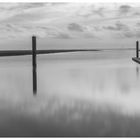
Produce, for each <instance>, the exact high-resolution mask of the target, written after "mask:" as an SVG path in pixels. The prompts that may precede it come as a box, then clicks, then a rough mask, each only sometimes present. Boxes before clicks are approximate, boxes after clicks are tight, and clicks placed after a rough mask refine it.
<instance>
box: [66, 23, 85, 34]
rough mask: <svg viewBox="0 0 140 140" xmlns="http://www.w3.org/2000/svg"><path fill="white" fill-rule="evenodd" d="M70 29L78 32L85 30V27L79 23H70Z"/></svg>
mask: <svg viewBox="0 0 140 140" xmlns="http://www.w3.org/2000/svg"><path fill="white" fill-rule="evenodd" d="M68 29H69V30H71V31H77V32H83V31H84V30H83V28H82V26H81V25H79V24H77V23H70V24H69V25H68Z"/></svg>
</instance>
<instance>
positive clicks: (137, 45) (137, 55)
mask: <svg viewBox="0 0 140 140" xmlns="http://www.w3.org/2000/svg"><path fill="white" fill-rule="evenodd" d="M136 57H137V58H139V41H136Z"/></svg>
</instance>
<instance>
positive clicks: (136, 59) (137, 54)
mask: <svg viewBox="0 0 140 140" xmlns="http://www.w3.org/2000/svg"><path fill="white" fill-rule="evenodd" d="M139 51H140V50H139V41H136V57H132V60H133V61H135V62H137V63H139V64H140V58H139Z"/></svg>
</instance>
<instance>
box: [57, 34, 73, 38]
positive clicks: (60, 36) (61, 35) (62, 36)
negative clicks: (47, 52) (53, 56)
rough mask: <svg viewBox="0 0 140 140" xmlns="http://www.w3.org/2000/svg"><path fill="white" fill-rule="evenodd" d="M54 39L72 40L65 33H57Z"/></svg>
mask: <svg viewBox="0 0 140 140" xmlns="http://www.w3.org/2000/svg"><path fill="white" fill-rule="evenodd" d="M55 38H58V39H72V37H71V36H70V35H69V34H67V33H59V34H58V35H56V37H55Z"/></svg>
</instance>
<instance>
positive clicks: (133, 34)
mask: <svg viewBox="0 0 140 140" xmlns="http://www.w3.org/2000/svg"><path fill="white" fill-rule="evenodd" d="M123 35H124V37H126V38H134V37H138V38H139V37H140V32H139V31H137V32H133V31H129V32H124V33H123Z"/></svg>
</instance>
